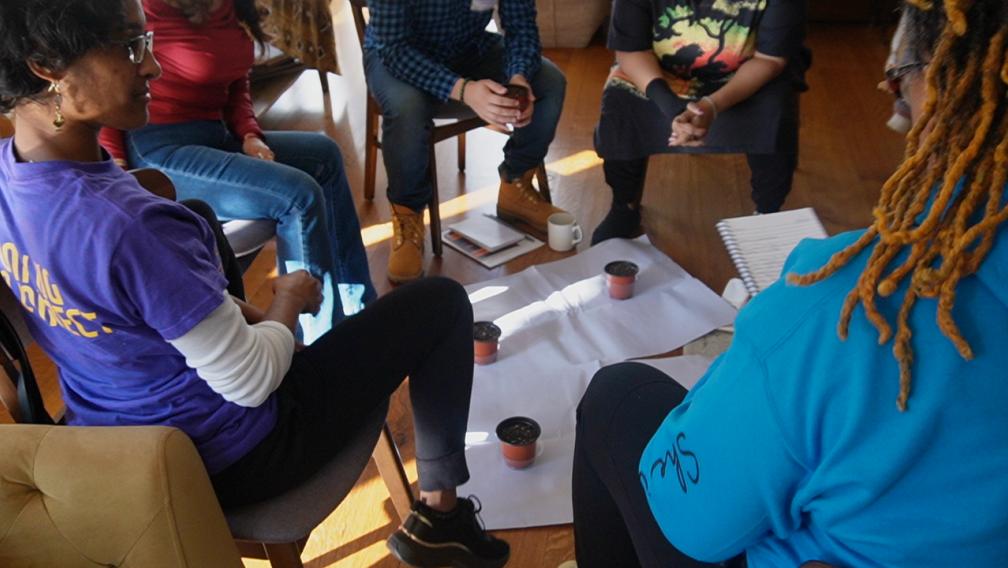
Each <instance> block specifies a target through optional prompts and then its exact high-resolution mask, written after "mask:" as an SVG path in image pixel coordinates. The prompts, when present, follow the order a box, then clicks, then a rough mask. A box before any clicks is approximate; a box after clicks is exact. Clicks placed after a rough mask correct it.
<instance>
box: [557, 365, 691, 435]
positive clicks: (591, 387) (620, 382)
mask: <svg viewBox="0 0 1008 568" xmlns="http://www.w3.org/2000/svg"><path fill="white" fill-rule="evenodd" d="M668 380H671V379H670V378H669V377H668V376H667V375H665V374H664V373H662V372H661V371H659V370H658V369H655V368H654V367H652V366H650V365H645V364H644V363H637V362H634V361H629V362H625V363H616V364H615V365H609V366H607V367H602V368H601V369H599V370H598V372H596V373H595V376H594V377H592V380H591V383H589V384H588V388H587V389H586V390H585V393H584V396H582V397H581V402H580V403H579V404H578V408H577V417H578V422H579V423H580V422H581V421H582V419H584V420H586V421H597V420H598V419H600V418H601V419H603V420H605V419H606V418H608V417H609V416H611V415H612V414H613V413H614V412H615V411H616V408H617V407H618V406H619V405H621V404H622V403H623V401H624V399H626V396H627V395H628V394H630V393H631V392H632V391H633V390H635V389H637V388H638V387H639V386H641V385H643V384H646V383H652V382H656V381H668Z"/></svg>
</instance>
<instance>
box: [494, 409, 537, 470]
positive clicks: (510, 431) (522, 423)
mask: <svg viewBox="0 0 1008 568" xmlns="http://www.w3.org/2000/svg"><path fill="white" fill-rule="evenodd" d="M540 435H542V428H540V427H539V423H538V422H536V421H535V420H532V419H531V418H528V417H526V416H512V417H511V418H505V419H504V420H503V421H501V423H500V424H498V425H497V439H498V440H500V443H501V446H500V447H501V455H502V456H504V463H506V464H507V465H508V467H510V468H512V469H525V468H527V467H529V466H531V465H532V464H533V463H535V458H536V448H537V442H538V440H539V436H540Z"/></svg>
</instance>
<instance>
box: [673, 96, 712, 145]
mask: <svg viewBox="0 0 1008 568" xmlns="http://www.w3.org/2000/svg"><path fill="white" fill-rule="evenodd" d="M709 106H710V105H709V104H708V103H707V102H706V101H705V100H700V101H694V102H691V103H689V104H688V105H686V110H684V111H683V112H682V113H681V114H680V115H679V116H677V117H675V118H674V119H672V134H671V135H670V136H669V139H668V145H669V146H685V147H696V146H703V144H704V137H706V136H707V131H708V130H709V129H710V126H711V124H712V123H713V122H714V109H713V108H709Z"/></svg>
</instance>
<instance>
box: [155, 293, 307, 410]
mask: <svg viewBox="0 0 1008 568" xmlns="http://www.w3.org/2000/svg"><path fill="white" fill-rule="evenodd" d="M168 343H170V344H172V346H174V347H175V348H176V349H178V351H179V353H181V354H182V355H183V356H184V357H185V360H186V364H187V365H188V366H189V367H191V368H193V369H195V370H196V374H197V375H199V376H200V378H202V379H203V380H204V381H206V382H207V384H208V385H210V388H211V389H213V391H214V392H216V393H218V394H220V395H221V396H222V397H224V400H227V401H229V402H233V403H235V404H237V405H239V406H247V407H252V406H259V405H260V404H262V403H263V402H265V401H266V399H267V398H268V397H269V395H270V393H272V392H273V391H274V390H276V388H277V387H278V386H280V382H281V381H283V378H284V375H285V374H287V370H288V369H290V366H291V360H292V357H293V356H294V335H293V334H292V333H291V331H290V329H288V328H287V326H285V325H283V324H282V323H280V322H275V321H269V320H267V321H262V322H259V323H256V324H254V325H249V324H248V323H247V322H246V321H245V318H244V317H242V313H241V309H240V308H239V307H238V304H236V303H235V302H234V301H232V299H231V297H230V296H229V295H228V294H227V293H226V292H225V293H224V302H223V303H222V304H221V305H220V306H218V307H217V309H215V310H214V311H213V312H211V313H210V315H208V316H207V317H206V318H204V319H203V321H201V322H200V323H198V324H196V327H194V328H192V329H191V330H189V332H188V333H186V334H185V335H183V336H181V337H179V338H177V339H172V340H170V341H169V342H168Z"/></svg>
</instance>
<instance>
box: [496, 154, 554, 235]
mask: <svg viewBox="0 0 1008 568" xmlns="http://www.w3.org/2000/svg"><path fill="white" fill-rule="evenodd" d="M533 175H535V169H531V170H529V171H527V172H525V173H523V174H522V175H521V177H520V178H518V179H515V180H511V181H508V180H507V179H504V178H502V179H501V185H500V192H499V193H498V194H497V216H498V217H500V218H501V219H504V220H505V221H508V222H515V221H521V222H523V223H525V224H527V225H529V226H530V227H532V228H534V229H536V230H537V231H541V232H543V233H545V232H546V230H547V227H546V220H547V219H549V216H550V215H552V214H554V213H563V212H564V210H563V209H560V208H559V207H554V206H553V205H552V204H550V203H549V202H548V201H546V198H545V197H543V196H542V194H541V193H539V192H538V191H536V189H535V188H534V187H532V176H533Z"/></svg>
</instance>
